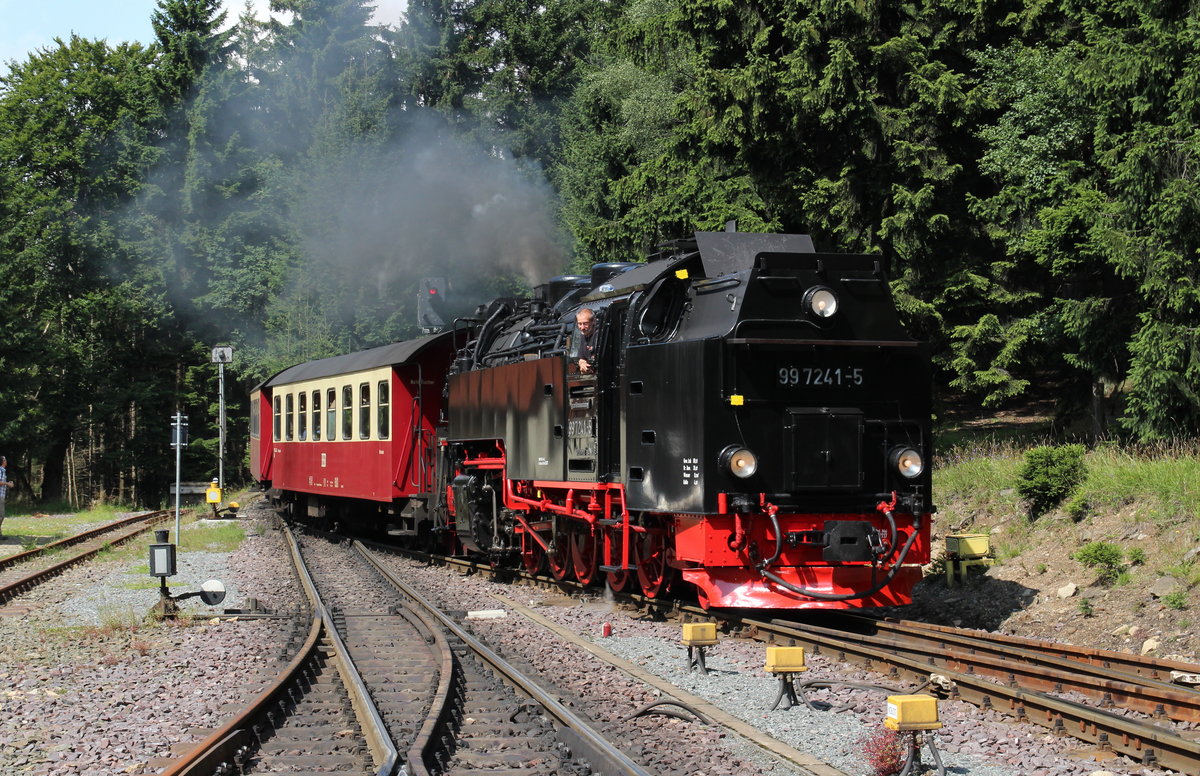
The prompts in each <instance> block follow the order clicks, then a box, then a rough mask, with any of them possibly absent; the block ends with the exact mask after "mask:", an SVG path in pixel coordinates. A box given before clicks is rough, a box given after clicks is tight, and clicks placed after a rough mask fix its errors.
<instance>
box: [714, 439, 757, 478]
mask: <svg viewBox="0 0 1200 776" xmlns="http://www.w3.org/2000/svg"><path fill="white" fill-rule="evenodd" d="M721 468H723V469H725V471H727V472H729V473H730V474H732V475H733V476H734V477H737V478H738V479H742V480H744V479H746V478H747V477H753V476H754V473H755V472H756V471H758V456H756V455H755V454H754V453H752V452H750V451H749V450H747V449H746V448H744V447H738V446H737V445H730V446H729V447H726V448H725V449H724V450H723V451H722V452H721Z"/></svg>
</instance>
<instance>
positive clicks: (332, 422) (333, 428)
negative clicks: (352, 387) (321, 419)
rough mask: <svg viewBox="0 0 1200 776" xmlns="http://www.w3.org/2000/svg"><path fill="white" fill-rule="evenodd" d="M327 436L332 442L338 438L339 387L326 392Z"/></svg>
mask: <svg viewBox="0 0 1200 776" xmlns="http://www.w3.org/2000/svg"><path fill="white" fill-rule="evenodd" d="M325 425H326V426H327V427H328V428H326V429H325V438H326V439H328V440H329V441H330V442H332V441H333V440H335V439H337V388H330V389H329V390H327V391H326V392H325Z"/></svg>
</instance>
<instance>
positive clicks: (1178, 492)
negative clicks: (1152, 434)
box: [1080, 445, 1200, 525]
mask: <svg viewBox="0 0 1200 776" xmlns="http://www.w3.org/2000/svg"><path fill="white" fill-rule="evenodd" d="M1086 465H1087V470H1088V474H1087V478H1086V479H1085V480H1084V483H1083V485H1082V487H1081V488H1080V492H1081V494H1082V495H1083V497H1084V498H1085V499H1086V500H1087V502H1088V504H1089V505H1090V506H1091V508H1092V509H1093V510H1097V509H1104V510H1106V511H1113V510H1117V509H1120V508H1122V507H1125V506H1128V505H1134V507H1135V517H1136V518H1138V519H1149V520H1152V521H1153V522H1155V523H1158V524H1160V525H1161V524H1170V523H1175V522H1182V521H1184V520H1189V519H1194V518H1195V517H1196V503H1197V502H1198V501H1200V450H1198V449H1197V448H1196V446H1195V445H1158V446H1153V447H1145V448H1137V449H1127V448H1117V447H1112V446H1101V447H1098V448H1096V449H1095V450H1092V451H1090V452H1089V453H1088V455H1087V458H1086Z"/></svg>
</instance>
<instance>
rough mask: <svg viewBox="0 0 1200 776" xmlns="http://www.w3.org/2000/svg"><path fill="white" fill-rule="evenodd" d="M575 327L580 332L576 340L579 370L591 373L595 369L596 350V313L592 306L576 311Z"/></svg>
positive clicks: (575, 349) (575, 355)
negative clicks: (594, 355)
mask: <svg viewBox="0 0 1200 776" xmlns="http://www.w3.org/2000/svg"><path fill="white" fill-rule="evenodd" d="M575 329H576V331H578V332H579V336H578V339H577V341H576V342H575V347H574V353H573V354H572V355H573V356H574V357H575V358H576V359H577V365H578V367H579V371H580V372H583V373H585V374H586V373H590V372H592V371H594V369H595V365H594V362H595V358H594V357H593V354H594V352H595V350H596V313H594V312H593V311H592V309H591V308H590V307H584V308H582V309H581V310H580V311H579V312H577V313H575Z"/></svg>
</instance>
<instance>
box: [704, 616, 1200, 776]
mask: <svg viewBox="0 0 1200 776" xmlns="http://www.w3.org/2000/svg"><path fill="white" fill-rule="evenodd" d="M708 616H709V617H711V616H712V615H711V613H710V614H708ZM741 622H742V624H743V625H745V626H747V627H749V628H750V629H751V633H752V634H753V635H755V637H757V638H762V637H763V636H764V635H765V636H766V640H768V641H775V642H785V643H790V644H793V645H794V644H807V645H810V646H811V647H813V648H814V654H822V650H827V651H831V652H833V653H835V654H836V655H837V658H838V659H839V660H841V661H846V660H848V659H849V658H850V657H851V656H852V657H853V658H855V659H856V661H857V662H860V663H862V665H863V666H864V667H865V668H867V669H868V670H879V669H878V667H877V665H876V664H878V666H891V667H893V668H894V669H895V670H894V673H900V672H904V673H907V674H909V675H910V676H911V677H913V678H915V679H923V678H928V676H929V674H930V673H939V674H942V675H943V676H945V677H947V678H948V679H950V680H951V681H952V682H954V684H955V693H956V695H957V697H958V698H959V699H961V700H965V701H967V702H969V703H973V704H975V705H977V706H980V707H982V708H991V709H996V710H998V711H1002V712H1006V713H1009V714H1011V715H1013V716H1015V717H1016V718H1017V719H1019V720H1023V721H1029V722H1034V723H1036V724H1038V725H1041V726H1043V727H1047V728H1050V729H1051V730H1052V731H1053V732H1054V733H1056V734H1063V735H1071V736H1074V737H1076V738H1079V739H1081V740H1084V741H1089V742H1091V743H1094V744H1096V745H1097V746H1098V747H1100V748H1111V749H1112V750H1113V751H1116V752H1118V753H1120V754H1123V755H1126V756H1128V757H1130V758H1131V759H1133V760H1135V761H1140V762H1142V763H1144V764H1157V765H1160V766H1161V767H1164V768H1170V769H1172V770H1176V771H1179V772H1182V773H1186V774H1191V775H1192V776H1200V742H1197V741H1192V740H1189V739H1186V738H1183V737H1182V736H1179V735H1176V734H1174V733H1171V732H1169V731H1167V730H1164V729H1163V728H1161V727H1159V726H1157V725H1155V724H1154V723H1152V722H1149V721H1146V720H1140V719H1131V718H1128V717H1122V716H1120V715H1118V714H1114V713H1112V712H1108V711H1105V710H1103V709H1096V708H1092V707H1090V706H1086V705H1084V704H1080V703H1074V702H1072V701H1067V700H1063V699H1061V698H1055V697H1053V696H1051V695H1047V694H1045V693H1041V692H1037V691H1035V690H1023V689H1020V688H1017V687H1009V686H1006V685H1001V684H998V683H996V682H993V681H990V680H988V679H987V678H985V677H982V676H979V675H976V674H973V673H970V672H969V670H968V671H958V670H954V669H951V668H942V667H938V666H936V665H935V664H931V663H930V662H929V661H930V660H932V658H929V659H928V660H925V661H921V660H917V659H914V658H910V657H905V656H903V655H898V654H895V653H893V652H891V651H889V650H887V649H885V648H882V647H878V646H872V645H868V644H864V643H859V642H857V641H855V640H853V639H846V638H843V637H842V636H841V635H840V634H838V635H829V634H826V633H820V632H814V631H811V630H809V629H808V628H806V627H804V626H796V625H794V624H789V625H787V626H784V625H782V624H780V623H778V622H768V621H755V620H742V621H741ZM931 669H937V670H936V671H932V670H931Z"/></svg>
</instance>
